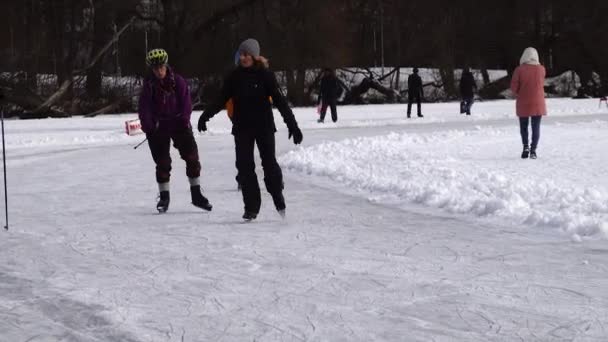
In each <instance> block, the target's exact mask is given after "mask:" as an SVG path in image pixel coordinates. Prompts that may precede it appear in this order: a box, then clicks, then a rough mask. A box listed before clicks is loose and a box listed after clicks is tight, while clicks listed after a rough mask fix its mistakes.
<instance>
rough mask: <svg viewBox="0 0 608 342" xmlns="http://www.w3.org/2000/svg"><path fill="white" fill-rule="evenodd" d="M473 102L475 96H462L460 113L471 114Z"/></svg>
mask: <svg viewBox="0 0 608 342" xmlns="http://www.w3.org/2000/svg"><path fill="white" fill-rule="evenodd" d="M474 102H475V98H474V97H473V96H467V97H464V98H463V99H462V108H461V114H464V113H467V115H471V108H472V107H473V103H474Z"/></svg>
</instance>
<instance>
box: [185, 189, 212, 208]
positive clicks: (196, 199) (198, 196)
mask: <svg viewBox="0 0 608 342" xmlns="http://www.w3.org/2000/svg"><path fill="white" fill-rule="evenodd" d="M190 193H191V195H192V204H193V205H194V206H195V207H198V208H201V209H203V210H207V211H211V209H213V206H212V205H211V203H209V200H208V199H207V198H205V196H203V194H202V193H201V186H200V185H194V186H191V187H190Z"/></svg>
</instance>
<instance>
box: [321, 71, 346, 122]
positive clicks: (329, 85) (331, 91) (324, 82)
mask: <svg viewBox="0 0 608 342" xmlns="http://www.w3.org/2000/svg"><path fill="white" fill-rule="evenodd" d="M341 90H342V88H341V87H340V81H339V80H338V77H336V73H335V72H334V71H333V70H331V69H325V71H324V72H323V78H321V89H320V94H319V101H321V117H320V118H319V122H320V123H323V121H324V120H325V114H326V113H327V107H331V120H332V121H333V122H336V121H338V109H337V108H336V107H337V104H338V97H340V95H341Z"/></svg>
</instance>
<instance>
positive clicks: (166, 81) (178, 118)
mask: <svg viewBox="0 0 608 342" xmlns="http://www.w3.org/2000/svg"><path fill="white" fill-rule="evenodd" d="M168 62H169V56H168V54H167V52H166V51H165V50H163V49H154V50H151V51H150V52H148V55H147V56H146V64H147V65H148V67H150V69H151V71H152V72H151V74H150V76H148V77H147V78H146V79H145V81H144V85H143V88H142V92H141V95H140V98H139V119H140V121H141V125H142V130H143V131H144V132H145V133H146V137H147V138H148V145H149V146H150V152H151V153H152V159H154V163H156V181H157V182H158V189H159V192H160V200H159V202H158V204H157V206H156V208H157V209H158V211H159V212H161V213H164V212H166V211H167V210H168V209H169V201H170V196H169V180H170V178H171V155H170V149H171V141H172V140H173V146H174V147H175V148H176V149H177V150H178V151H179V154H180V156H181V157H182V159H183V160H184V161H185V162H186V175H187V176H188V180H189V181H190V193H191V195H192V204H194V205H195V206H196V207H199V208H202V209H204V210H208V211H210V210H211V208H212V206H211V204H210V203H209V201H208V200H207V198H205V196H203V194H202V192H201V186H200V174H201V164H200V161H199V156H198V147H197V145H196V141H195V140H194V135H193V134H192V126H191V124H190V116H191V114H192V102H191V99H190V91H189V89H188V84H187V83H186V81H185V80H184V78H183V77H181V76H180V75H178V74H176V73H175V72H173V70H172V69H171V67H170V66H169V64H168Z"/></svg>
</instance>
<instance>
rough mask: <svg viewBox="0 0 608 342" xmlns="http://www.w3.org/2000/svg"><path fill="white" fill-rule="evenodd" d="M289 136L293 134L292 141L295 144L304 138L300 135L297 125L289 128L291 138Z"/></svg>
mask: <svg viewBox="0 0 608 342" xmlns="http://www.w3.org/2000/svg"><path fill="white" fill-rule="evenodd" d="M291 136H293V143H294V144H296V145H299V144H300V143H302V139H304V137H303V136H302V131H301V130H300V128H299V127H298V126H296V127H295V128H293V129H290V130H289V139H291Z"/></svg>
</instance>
